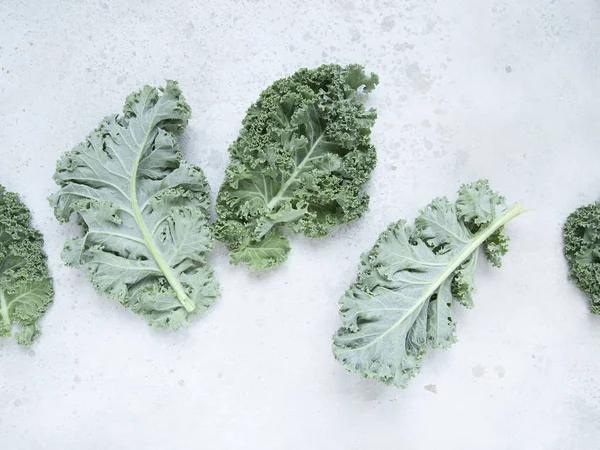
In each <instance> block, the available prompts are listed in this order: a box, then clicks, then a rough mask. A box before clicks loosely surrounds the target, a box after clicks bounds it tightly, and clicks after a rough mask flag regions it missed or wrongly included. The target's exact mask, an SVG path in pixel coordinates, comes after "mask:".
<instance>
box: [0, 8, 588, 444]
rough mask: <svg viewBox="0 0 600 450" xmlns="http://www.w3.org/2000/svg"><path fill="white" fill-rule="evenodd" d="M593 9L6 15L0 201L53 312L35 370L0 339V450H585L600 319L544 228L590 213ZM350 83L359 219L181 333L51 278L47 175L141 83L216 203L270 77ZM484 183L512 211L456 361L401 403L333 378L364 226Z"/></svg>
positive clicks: (0, 71) (299, 244) (431, 369)
mask: <svg viewBox="0 0 600 450" xmlns="http://www.w3.org/2000/svg"><path fill="white" fill-rule="evenodd" d="M599 20H600V5H599V4H598V2H597V1H595V0H579V1H568V0H563V1H541V0H531V1H523V0H510V1H491V0H464V1H458V0H455V1H450V0H446V1H437V2H436V1H434V0H430V1H406V2H400V1H365V2H360V1H351V0H337V1H334V0H331V1H316V0H309V1H283V2H281V1H273V2H271V1H236V0H225V1H218V2H217V1H215V2H200V1H196V2H194V1H189V0H182V1H177V2H165V1H154V0H152V1H140V0H135V1H133V0H129V1H109V0H104V1H77V2H76V1H62V2H59V1H55V0H52V1H51V0H44V1H42V0H39V1H28V2H27V1H17V0H2V1H0V182H1V183H2V184H4V185H5V186H6V187H7V188H9V189H10V190H14V191H18V192H20V193H21V194H22V196H23V199H24V200H25V201H26V203H27V204H28V205H29V206H30V207H31V209H32V210H33V212H34V223H35V225H36V226H37V227H39V228H40V229H41V230H42V231H43V232H44V234H45V237H46V250H47V252H48V255H49V259H50V264H51V270H52V273H53V275H54V277H55V281H56V298H55V303H54V305H53V306H52V307H51V309H50V310H49V311H48V313H47V315H46V316H45V318H44V319H43V321H42V322H41V326H42V332H43V335H42V337H41V339H39V341H38V342H37V343H36V344H35V345H34V346H33V347H32V348H31V349H23V348H18V347H17V346H16V345H15V344H14V343H13V342H12V341H10V340H3V341H2V342H0V447H1V448H2V449H3V450H4V449H7V450H8V449H10V450H13V449H15V450H35V449H74V450H81V449H102V450H105V449H111V450H112V449H133V448H136V449H137V448H139V449H157V450H158V449H161V450H162V449H164V448H169V449H190V448H198V449H259V448H260V449H341V448H344V449H361V450H362V449H367V450H369V449H381V450H387V449H390V450H391V449H398V448H402V449H404V450H411V449H427V450H429V449H434V448H444V449H447V450H454V449H457V450H458V449H460V450H471V449H490V450H500V449H506V450H514V449H527V450H536V449H544V450H559V449H568V450H571V449H578V450H592V449H597V448H598V445H599V444H598V442H599V440H600V392H599V390H598V377H599V374H600V358H599V353H598V351H599V350H598V349H599V348H600V318H599V317H594V316H592V315H591V314H590V313H589V312H588V308H587V304H586V301H585V299H584V297H583V295H582V294H581V293H580V292H579V291H578V290H577V289H576V288H575V287H574V286H573V285H572V284H571V283H569V282H568V280H567V270H566V264H565V262H564V260H563V258H562V255H561V234H560V230H561V225H562V223H563V221H564V219H565V217H566V215H567V214H568V213H569V212H570V211H572V210H573V209H574V208H575V207H576V206H578V205H580V204H582V203H589V202H592V201H594V200H596V199H597V198H598V194H599V193H600V181H599V176H598V174H599V172H598V167H599V164H600V126H599V123H600V111H599V106H598V105H599V94H600V77H599V71H598V68H599V66H598V64H599V63H598V61H599V57H600V38H599V37H598V35H597V32H598V26H599V24H600V21H599ZM326 62H339V63H350V62H358V63H361V64H364V65H365V66H366V67H367V69H368V70H369V71H374V72H377V73H378V74H379V75H380V77H381V84H380V86H379V87H378V89H377V90H376V92H375V93H374V94H373V95H372V96H371V97H370V104H372V105H373V106H375V107H377V109H378V111H379V119H378V121H377V124H376V126H375V128H374V130H373V141H374V143H375V145H376V146H377V148H378V152H379V162H378V165H377V169H376V170H375V172H374V174H373V177H372V180H371V183H370V184H369V186H368V192H369V194H370V195H371V196H372V201H371V210H370V212H369V213H368V214H367V215H366V216H365V217H364V218H362V219H360V220H358V221H356V222H354V223H351V224H348V225H347V226H343V227H340V228H339V229H337V230H336V231H335V232H333V233H332V235H331V236H330V237H328V238H325V239H322V240H308V239H305V238H302V237H295V238H293V240H292V245H293V249H292V252H291V255H290V258H289V260H288V261H287V263H285V265H284V266H282V267H281V268H280V269H278V270H275V271H273V272H271V273H268V274H262V275H254V274H250V273H249V272H248V271H247V270H246V269H245V268H243V267H232V266H230V265H229V263H228V260H227V254H226V252H225V250H224V248H223V247H222V246H220V245H218V246H217V249H216V251H215V253H214V254H213V256H212V257H211V263H212V264H213V265H214V267H215V270H216V274H217V276H218V278H219V280H220V282H221V284H222V297H221V299H220V300H219V301H218V303H216V304H215V306H214V307H213V308H212V309H211V310H210V311H209V312H208V313H207V314H206V315H205V316H203V317H201V318H199V319H198V320H196V321H195V322H194V323H193V326H192V327H190V328H189V329H187V330H184V331H182V332H179V333H177V334H173V333H167V332H161V331H156V330H153V329H151V328H149V327H147V326H146V324H145V322H144V321H143V320H142V319H140V318H139V317H137V316H135V315H134V314H133V313H131V312H129V311H127V310H126V309H124V308H122V307H120V306H119V305H118V304H116V303H115V302H113V301H109V300H107V299H105V298H102V297H99V296H98V295H97V294H96V293H95V292H94V291H93V289H92V287H91V286H90V285H89V284H88V282H87V281H86V279H85V276H84V274H83V273H81V272H80V271H77V270H73V269H69V268H65V267H64V266H63V265H62V264H61V261H60V256H59V254H60V250H61V247H62V244H63V241H64V239H65V238H66V237H67V236H69V235H70V234H72V233H74V232H75V230H76V227H74V226H73V225H69V226H61V225H59V224H58V223H57V222H56V221H55V220H54V219H53V216H52V212H51V210H50V208H49V206H48V203H47V201H46V198H47V196H48V195H49V194H50V193H52V192H53V191H54V189H55V186H54V184H53V181H52V178H51V177H52V174H53V172H54V165H55V161H56V160H57V158H58V157H59V155H60V154H61V153H62V152H64V151H66V150H68V149H70V148H72V147H73V146H74V145H75V144H76V143H77V142H79V141H80V140H82V139H83V138H84V137H85V135H86V134H87V133H88V132H89V131H91V130H92V128H94V127H95V126H96V125H97V124H98V122H99V121H100V119H102V117H104V116H105V115H107V114H109V113H113V112H117V111H119V110H120V108H121V106H122V104H123V101H124V98H125V96H126V95H127V94H129V93H130V92H132V91H134V90H136V89H138V88H139V87H141V86H142V85H143V84H146V83H150V84H160V83H162V82H163V80H164V78H174V79H177V80H179V82H180V85H181V88H182V89H183V92H184V94H185V96H186V97H187V99H188V101H189V102H190V104H191V106H192V108H193V120H192V121H191V122H190V125H189V127H188V129H187V131H186V133H185V137H184V149H185V155H186V157H187V158H188V159H189V160H190V161H192V162H193V163H196V164H199V165H200V166H202V168H203V169H204V170H205V172H206V174H207V176H208V178H209V181H210V183H211V186H212V188H213V197H214V193H216V190H217V188H218V186H219V184H220V182H221V180H222V177H223V170H224V169H225V167H226V165H227V162H228V155H227V147H228V145H229V144H230V143H231V142H232V141H233V140H234V139H235V137H236V135H237V133H238V131H239V127H240V122H241V120H242V118H243V116H244V114H245V110H246V108H247V107H248V106H249V105H250V104H251V103H252V102H253V101H254V100H255V99H256V98H257V96H258V94H259V93H260V92H261V90H262V89H264V88H265V87H267V86H268V85H269V84H270V83H271V82H273V81H274V80H275V79H277V78H280V77H283V76H287V75H289V74H291V73H293V72H294V71H295V70H296V69H298V68H300V67H315V66H317V65H319V64H322V63H326ZM482 177H487V178H489V179H490V182H491V184H492V186H493V187H494V188H495V189H497V190H499V191H500V192H501V193H503V194H504V195H505V196H506V197H507V198H508V200H509V201H520V202H522V203H523V204H525V205H526V206H527V207H529V208H531V211H530V212H529V213H528V214H526V215H524V216H522V217H520V218H518V219H517V220H515V221H514V222H512V223H511V224H510V225H509V226H508V227H507V229H508V233H509V234H510V235H511V237H512V242H511V247H512V251H511V252H510V253H509V254H508V255H507V257H506V259H505V266H504V267H503V269H502V270H496V269H492V268H491V267H489V265H486V264H483V263H482V264H481V266H480V269H479V274H478V279H477V288H478V290H477V293H476V298H475V302H476V307H475V309H474V310H472V311H467V310H464V309H461V308H457V313H456V314H457V320H458V323H459V325H458V335H459V342H458V343H457V344H456V345H455V346H454V347H453V348H451V349H450V350H447V351H434V352H431V354H429V355H428V356H427V357H426V359H425V361H424V363H423V370H422V372H421V373H420V375H418V377H417V378H416V379H414V380H413V382H412V384H411V385H410V387H409V388H408V389H406V390H397V389H394V388H389V387H386V386H384V385H381V384H378V383H376V382H373V381H364V380H361V379H359V378H357V377H356V376H354V375H351V374H348V373H346V372H345V371H344V369H343V368H342V367H341V366H339V365H338V364H337V363H336V362H335V361H334V360H333V358H332V355H331V349H330V345H331V344H330V336H331V334H332V333H333V332H334V331H335V330H336V329H337V327H338V324H339V322H338V316H337V299H338V298H339V296H340V295H341V294H342V292H343V291H344V290H345V289H346V287H347V286H348V285H349V284H350V283H351V282H352V281H353V279H354V277H355V274H356V268H357V264H358V260H359V256H360V254H361V252H363V251H365V250H367V249H369V248H370V247H371V245H372V244H373V242H374V240H375V239H376V237H377V235H378V234H379V233H380V232H381V231H382V230H383V228H384V227H385V226H386V225H387V224H388V223H389V222H392V221H394V220H397V219H399V218H401V217H405V218H408V219H411V220H412V218H414V216H415V213H416V212H417V210H418V209H419V208H420V207H422V206H424V205H425V204H426V203H427V202H429V201H430V200H431V199H432V198H433V197H435V196H440V195H448V196H450V197H451V198H454V195H455V194H454V193H455V192H456V190H457V188H458V187H459V185H460V184H461V183H463V182H468V181H472V180H475V179H478V178H482Z"/></svg>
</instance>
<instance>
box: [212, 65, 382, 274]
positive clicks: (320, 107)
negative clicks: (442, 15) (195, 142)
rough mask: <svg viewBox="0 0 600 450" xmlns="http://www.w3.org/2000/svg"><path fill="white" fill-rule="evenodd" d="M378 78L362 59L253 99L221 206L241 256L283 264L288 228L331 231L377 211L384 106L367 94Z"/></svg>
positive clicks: (227, 236) (266, 264) (301, 75)
mask: <svg viewBox="0 0 600 450" xmlns="http://www.w3.org/2000/svg"><path fill="white" fill-rule="evenodd" d="M377 83H378V78H377V76H376V75H374V74H371V75H370V76H368V75H366V74H365V73H364V71H363V68H362V67H361V66H357V65H350V66H346V67H341V66H338V65H324V66H321V67H319V68H317V69H314V70H308V69H301V70H299V71H298V72H296V73H295V74H294V75H292V76H291V77H288V78H284V79H281V80H278V81H276V82H275V83H274V84H273V85H272V86H270V87H269V88H267V89H266V90H265V91H264V92H263V93H262V94H261V95H260V97H259V99H258V101H257V102H256V103H255V104H254V105H252V106H251V107H250V109H249V110H248V113H247V115H246V118H245V119H244V121H243V127H242V130H241V132H240V135H239V137H238V138H237V140H236V141H235V142H234V143H233V144H232V145H231V147H230V149H229V153H230V156H231V162H230V164H229V166H228V168H227V171H226V173H225V180H224V182H223V184H222V186H221V189H220V191H219V194H218V197H217V204H216V212H217V221H216V223H215V226H214V229H215V236H216V238H217V239H219V240H220V241H222V242H223V243H225V244H226V245H227V247H228V248H229V250H230V252H231V262H232V263H235V264H237V263H240V262H243V263H246V264H247V265H248V267H249V268H250V269H252V270H264V269H269V268H271V267H274V266H277V265H279V264H281V263H282V262H283V261H285V260H286V259H287V254H288V252H289V250H290V247H289V241H288V238H287V236H286V235H285V234H284V229H285V228H287V229H289V230H291V231H292V232H297V233H303V234H305V235H306V236H309V237H320V236H325V235H326V234H327V233H328V231H329V229H330V228H331V227H334V226H336V225H339V224H342V223H345V222H348V221H351V220H353V219H356V218H358V217H360V216H361V215H362V214H363V213H364V212H365V211H366V210H367V207H368V203H369V197H368V196H367V195H364V193H363V188H364V185H365V183H366V182H367V181H368V179H369V177H370V174H371V172H372V171H373V169H374V167H375V163H376V153H375V148H374V147H373V146H372V145H371V143H370V133H371V127H372V126H373V124H374V122H375V118H376V113H375V111H374V110H373V109H368V110H367V109H365V107H364V104H363V98H364V94H363V92H370V91H372V90H373V89H374V88H375V85H376V84H377Z"/></svg>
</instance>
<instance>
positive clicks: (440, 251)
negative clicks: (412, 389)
mask: <svg viewBox="0 0 600 450" xmlns="http://www.w3.org/2000/svg"><path fill="white" fill-rule="evenodd" d="M499 206H500V207H503V206H504V199H503V198H502V197H500V196H499V195H498V194H496V193H495V192H493V191H492V190H491V189H490V187H489V185H488V183H487V181H485V180H480V181H477V182H475V183H471V184H468V185H465V186H463V187H462V188H461V189H460V191H459V195H458V200H457V201H456V203H451V202H449V201H448V199H446V198H445V197H444V198H437V199H435V200H433V202H431V204H429V205H428V206H427V207H426V208H425V209H423V210H422V211H421V213H420V215H419V216H418V217H417V219H416V220H415V227H414V228H411V227H409V226H407V224H406V222H405V221H404V220H400V221H398V222H396V223H394V224H392V225H390V226H389V228H388V229H387V230H386V231H384V232H383V233H382V234H381V235H380V236H379V239H378V240H377V243H376V244H375V246H374V247H373V249H372V250H371V251H369V252H368V253H366V254H365V255H363V257H362V262H361V266H360V269H359V273H358V277H357V280H356V282H355V283H354V284H353V285H351V286H350V288H349V289H348V291H347V292H346V293H345V294H344V295H343V296H342V298H341V299H340V316H341V319H342V327H341V328H340V329H339V330H338V331H337V333H336V334H335V335H334V337H333V353H334V356H335V358H336V359H337V360H338V361H339V362H340V363H341V364H342V365H343V366H344V367H345V368H346V369H347V370H349V371H350V372H354V373H357V374H358V375H360V376H361V377H364V378H374V379H377V380H379V381H381V382H383V383H386V384H389V385H393V386H397V387H405V386H406V385H407V383H408V382H409V380H410V379H411V378H412V377H413V376H414V375H415V374H416V373H417V372H418V371H419V368H420V366H421V359H422V357H423V355H424V354H425V352H426V350H427V349H428V348H447V347H449V346H451V345H452V344H453V343H454V342H456V324H455V322H454V320H453V319H452V305H453V303H454V302H455V301H456V302H458V303H461V304H463V305H465V306H468V307H471V306H472V299H471V294H472V292H473V291H474V276H475V268H476V265H477V259H478V254H479V252H478V249H479V248H480V247H483V249H484V255H485V256H486V257H487V259H488V260H489V261H490V262H491V263H492V264H493V265H495V266H500V259H501V257H502V256H503V255H504V254H505V253H506V251H507V249H508V247H507V244H508V237H507V236H506V235H505V234H504V231H503V227H504V225H505V224H506V223H507V222H508V221H510V220H512V219H513V218H515V217H516V216H518V215H519V214H521V213H522V212H523V207H522V206H521V205H519V204H515V205H513V206H511V207H509V208H506V209H504V210H503V211H501V212H498V207H499Z"/></svg>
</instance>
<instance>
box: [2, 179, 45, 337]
mask: <svg viewBox="0 0 600 450" xmlns="http://www.w3.org/2000/svg"><path fill="white" fill-rule="evenodd" d="M30 221H31V216H30V212H29V210H28V209H27V207H26V206H25V205H24V204H23V202H22V201H21V200H20V199H19V197H18V195H17V194H15V193H13V192H7V191H6V190H5V189H4V187H2V186H0V337H10V336H13V337H14V338H15V340H16V341H17V343H18V344H20V345H30V344H31V343H32V342H33V340H34V339H35V338H36V337H37V336H38V335H39V329H38V327H37V322H38V320H39V319H40V318H41V316H42V315H43V314H44V313H45V312H46V310H47V309H48V306H49V305H50V303H51V302H52V298H53V296H54V290H53V288H52V279H51V278H50V275H49V273H48V264H47V260H46V254H45V253H44V250H43V238H42V235H41V233H40V232H39V231H37V230H36V229H34V228H33V227H31V224H30Z"/></svg>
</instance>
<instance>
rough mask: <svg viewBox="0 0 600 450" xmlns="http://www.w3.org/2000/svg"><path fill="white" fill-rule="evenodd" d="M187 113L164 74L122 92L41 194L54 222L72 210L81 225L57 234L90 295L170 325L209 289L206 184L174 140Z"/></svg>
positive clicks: (204, 302)
mask: <svg viewBox="0 0 600 450" xmlns="http://www.w3.org/2000/svg"><path fill="white" fill-rule="evenodd" d="M189 117H190V107H189V106H188V104H187V103H186V102H185V99H184V98H183V96H182V95H181V91H180V90H179V87H178V86H177V83H175V82H174V81H167V84H166V87H165V88H161V89H156V88H154V87H150V86H145V87H144V88H143V89H141V90H140V91H139V92H135V93H133V94H131V95H130V96H129V97H127V100H126V102H125V106H124V108H123V114H122V115H120V116H118V115H114V116H109V117H107V118H106V119H104V120H103V121H102V122H101V123H100V126H99V127H98V128H97V129H96V130H95V131H93V132H92V133H91V134H90V135H89V136H88V137H87V139H86V140H85V141H84V142H82V143H80V144H79V145H77V146H76V147H75V148H74V149H73V150H72V151H70V152H68V153H66V154H65V155H63V157H62V158H61V159H60V161H59V162H58V165H57V168H56V174H55V176H54V179H55V181H56V182H57V184H58V185H59V186H60V190H59V191H58V192H57V193H56V194H54V195H53V196H52V197H51V199H50V201H51V203H52V205H53V206H54V211H55V215H56V217H57V218H58V219H59V220H61V221H64V222H66V221H68V220H69V218H70V217H71V215H72V214H73V213H74V214H75V215H76V217H77V219H78V223H79V224H81V226H82V227H83V230H84V235H83V236H81V237H76V238H73V239H70V240H68V241H67V243H66V244H65V247H64V251H63V254H62V257H63V260H64V261H65V262H66V263H67V264H68V265H71V266H75V267H83V268H85V269H86V270H87V272H88V275H89V277H90V280H91V281H92V283H93V285H94V286H95V288H96V289H97V290H98V291H99V292H100V293H103V294H106V295H107V296H108V297H110V298H114V299H116V300H118V301H120V302H121V303H122V304H124V305H125V306H126V307H128V308H130V309H131V310H133V311H134V312H136V313H138V314H140V315H142V316H144V317H145V318H146V319H147V320H148V322H149V323H150V324H151V325H153V326H158V327H167V328H172V329H178V328H180V327H181V326H182V325H184V324H186V323H187V320H188V318H189V316H191V315H193V314H198V313H200V312H202V311H204V310H205V309H206V308H207V307H208V306H210V305H211V304H212V303H213V301H214V299H215V298H216V296H217V295H218V286H217V283H216V281H215V280H214V278H213V273H212V270H211V269H210V268H209V267H208V265H207V262H206V254H207V253H208V252H210V251H211V250H212V235H211V230H210V227H209V225H208V218H209V206H210V200H209V186H208V184H207V182H206V179H205V177H204V174H203V172H202V170H201V169H200V168H199V167H195V166H193V165H191V164H189V163H188V162H186V161H185V160H183V159H182V156H181V153H180V149H179V144H178V140H177V137H178V135H179V134H181V133H182V132H183V129H184V128H185V126H186V125H187V122H188V119H189Z"/></svg>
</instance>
